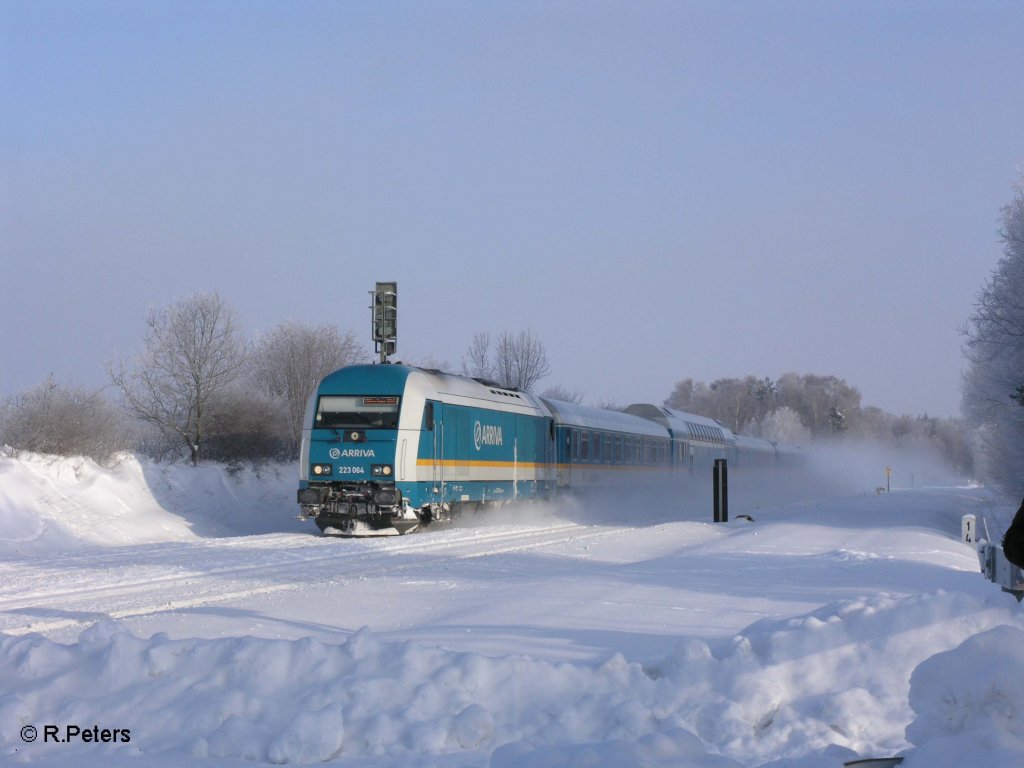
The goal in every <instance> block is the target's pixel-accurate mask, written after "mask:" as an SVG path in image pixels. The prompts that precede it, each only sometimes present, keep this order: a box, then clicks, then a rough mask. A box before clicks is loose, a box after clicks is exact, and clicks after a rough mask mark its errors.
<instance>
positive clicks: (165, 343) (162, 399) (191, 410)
mask: <svg viewBox="0 0 1024 768" xmlns="http://www.w3.org/2000/svg"><path fill="white" fill-rule="evenodd" d="M245 362H246V349H245V343H244V341H243V339H242V338H241V336H240V334H239V331H238V329H237V326H236V323H235V315H234V311H233V310H232V308H231V307H230V305H228V303H227V302H225V301H224V300H223V299H222V298H221V297H220V296H219V295H218V294H217V293H216V292H212V293H201V294H194V295H192V296H189V297H188V298H185V299H182V300H181V301H179V302H177V303H176V304H173V305H171V306H169V307H167V308H165V309H163V310H160V311H156V310H152V311H150V313H149V316H148V317H147V319H146V335H145V340H144V343H143V349H142V351H141V352H140V353H139V354H138V355H137V356H136V357H135V359H134V360H133V361H131V362H130V363H126V362H124V361H121V362H119V363H112V364H111V365H110V377H111V380H112V381H113V382H114V384H115V386H117V387H118V389H120V391H121V394H122V395H123V396H124V399H125V402H126V403H127V404H128V407H129V409H130V410H131V411H132V413H134V414H135V416H137V417H138V418H139V419H141V420H142V421H144V422H146V423H148V424H151V425H153V426H155V427H156V428H157V429H159V430H160V432H161V433H163V434H164V435H165V436H166V437H167V438H168V439H170V440H174V439H176V440H177V441H178V442H179V443H180V444H183V445H184V446H185V447H186V448H187V449H188V451H189V456H190V458H191V460H192V463H193V464H198V463H199V459H200V455H201V451H202V447H203V441H204V440H205V438H206V436H207V429H208V427H209V426H210V423H211V417H212V415H213V414H212V409H211V405H212V403H213V402H214V400H215V399H216V398H217V397H218V396H219V395H221V394H223V393H225V392H226V391H227V390H228V389H229V388H230V387H231V385H232V384H234V383H235V381H236V380H237V379H238V378H239V377H240V376H241V375H242V373H243V372H244V365H245Z"/></svg>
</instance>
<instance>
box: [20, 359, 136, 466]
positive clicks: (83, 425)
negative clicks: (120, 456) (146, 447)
mask: <svg viewBox="0 0 1024 768" xmlns="http://www.w3.org/2000/svg"><path fill="white" fill-rule="evenodd" d="M0 444H6V445H9V446H11V447H12V448H14V449H15V450H23V451H32V452H33V453H51V454H54V455H57V456H88V457H89V458H91V459H93V460H95V461H97V462H98V463H100V464H105V463H107V462H108V461H110V459H112V458H113V457H114V455H115V454H116V453H117V452H119V451H123V450H126V449H127V448H128V445H129V438H128V431H127V429H126V427H125V424H124V418H123V416H122V414H121V412H120V411H119V410H118V409H117V408H116V407H115V406H114V405H113V404H111V403H110V401H109V400H108V399H107V398H106V397H105V396H104V394H103V392H102V391H87V390H84V389H81V388H79V387H74V386H71V385H61V384H58V383H57V382H55V381H54V380H53V377H52V376H51V377H49V378H48V379H47V380H46V381H45V382H44V383H42V384H40V385H39V386H36V387H33V388H32V389H29V390H28V391H26V392H23V393H21V394H19V395H15V396H14V397H11V398H8V399H7V400H6V401H5V402H4V403H3V405H2V406H0Z"/></svg>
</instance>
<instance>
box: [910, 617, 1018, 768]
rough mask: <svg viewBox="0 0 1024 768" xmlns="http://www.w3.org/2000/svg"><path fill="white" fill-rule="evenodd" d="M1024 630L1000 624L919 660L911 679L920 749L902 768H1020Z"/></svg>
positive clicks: (914, 734)
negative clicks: (999, 767)
mask: <svg viewBox="0 0 1024 768" xmlns="http://www.w3.org/2000/svg"><path fill="white" fill-rule="evenodd" d="M1022 681H1024V632H1022V631H1021V630H1020V629H1019V628H1017V627H1011V626H999V627H995V628H994V629H990V630H988V631H986V632H980V633H978V634H976V635H974V636H972V637H969V638H968V639H967V640H965V641H964V642H963V643H961V644H960V645H959V646H958V647H956V648H955V649H953V650H951V651H946V652H944V653H937V654H935V655H934V656H932V657H931V658H929V659H927V660H925V661H924V662H922V663H921V664H920V665H919V666H918V667H917V669H915V670H914V673H913V675H912V676H911V678H910V706H911V707H912V708H913V709H914V712H915V713H916V715H917V717H916V718H914V721H913V722H912V723H910V725H909V726H907V739H909V740H910V741H911V742H912V743H914V744H916V745H918V746H919V749H917V750H914V751H913V752H912V753H910V755H909V756H908V759H907V760H906V761H905V763H904V765H905V766H907V768H914V767H915V766H929V768H960V766H964V765H1024V687H1022V685H1021V682H1022Z"/></svg>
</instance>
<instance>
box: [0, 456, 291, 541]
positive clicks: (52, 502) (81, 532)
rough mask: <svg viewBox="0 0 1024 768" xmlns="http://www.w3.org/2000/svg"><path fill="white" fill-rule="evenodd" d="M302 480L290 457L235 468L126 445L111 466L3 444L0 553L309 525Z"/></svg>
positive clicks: (240, 532) (172, 539)
mask: <svg viewBox="0 0 1024 768" xmlns="http://www.w3.org/2000/svg"><path fill="white" fill-rule="evenodd" d="M296 487H297V479H296V474H295V467H294V465H292V464H287V465H269V466H267V467H264V468H262V469H260V470H259V471H258V472H257V471H256V470H254V469H251V468H250V469H243V470H239V471H237V472H229V471H228V470H227V469H226V468H225V467H224V466H222V465H218V464H214V463H208V464H204V465H200V466H199V467H192V466H189V465H184V464H158V463H156V462H153V461H150V460H148V459H140V458H138V457H136V456H133V455H128V454H126V455H123V456H121V457H119V460H118V462H117V464H116V466H115V467H113V468H112V469H105V468H103V467H100V466H99V465H97V464H96V463H95V462H93V461H92V460H90V459H86V458H81V457H78V458H62V457H56V456H40V455H35V454H24V453H23V454H20V455H19V456H18V458H14V457H12V456H10V455H9V453H0V556H2V555H25V554H32V553H38V552H54V551H66V550H71V549H80V548H83V547H91V546H98V545H127V544H145V543H152V542H161V541H181V540H190V539H195V538H196V537H197V536H232V535H249V534H257V533H266V532H270V531H275V532H276V531H281V530H303V529H304V527H303V526H302V525H301V524H299V523H298V522H297V521H292V520H291V518H292V517H294V514H290V513H292V512H296V513H297V507H296V505H295V488H296Z"/></svg>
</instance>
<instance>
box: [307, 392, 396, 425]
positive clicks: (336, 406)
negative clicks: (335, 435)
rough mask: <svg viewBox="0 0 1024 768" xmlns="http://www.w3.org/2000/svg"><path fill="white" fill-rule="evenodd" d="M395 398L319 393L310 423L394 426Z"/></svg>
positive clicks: (391, 396) (390, 396)
mask: <svg viewBox="0 0 1024 768" xmlns="http://www.w3.org/2000/svg"><path fill="white" fill-rule="evenodd" d="M398 401H399V398H398V397H395V396H393V395H386V396H380V395H321V396H320V401H319V402H318V403H317V406H316V421H315V422H314V424H313V426H314V427H317V428H323V429H352V428H360V429H366V428H369V429H397V428H398Z"/></svg>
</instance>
